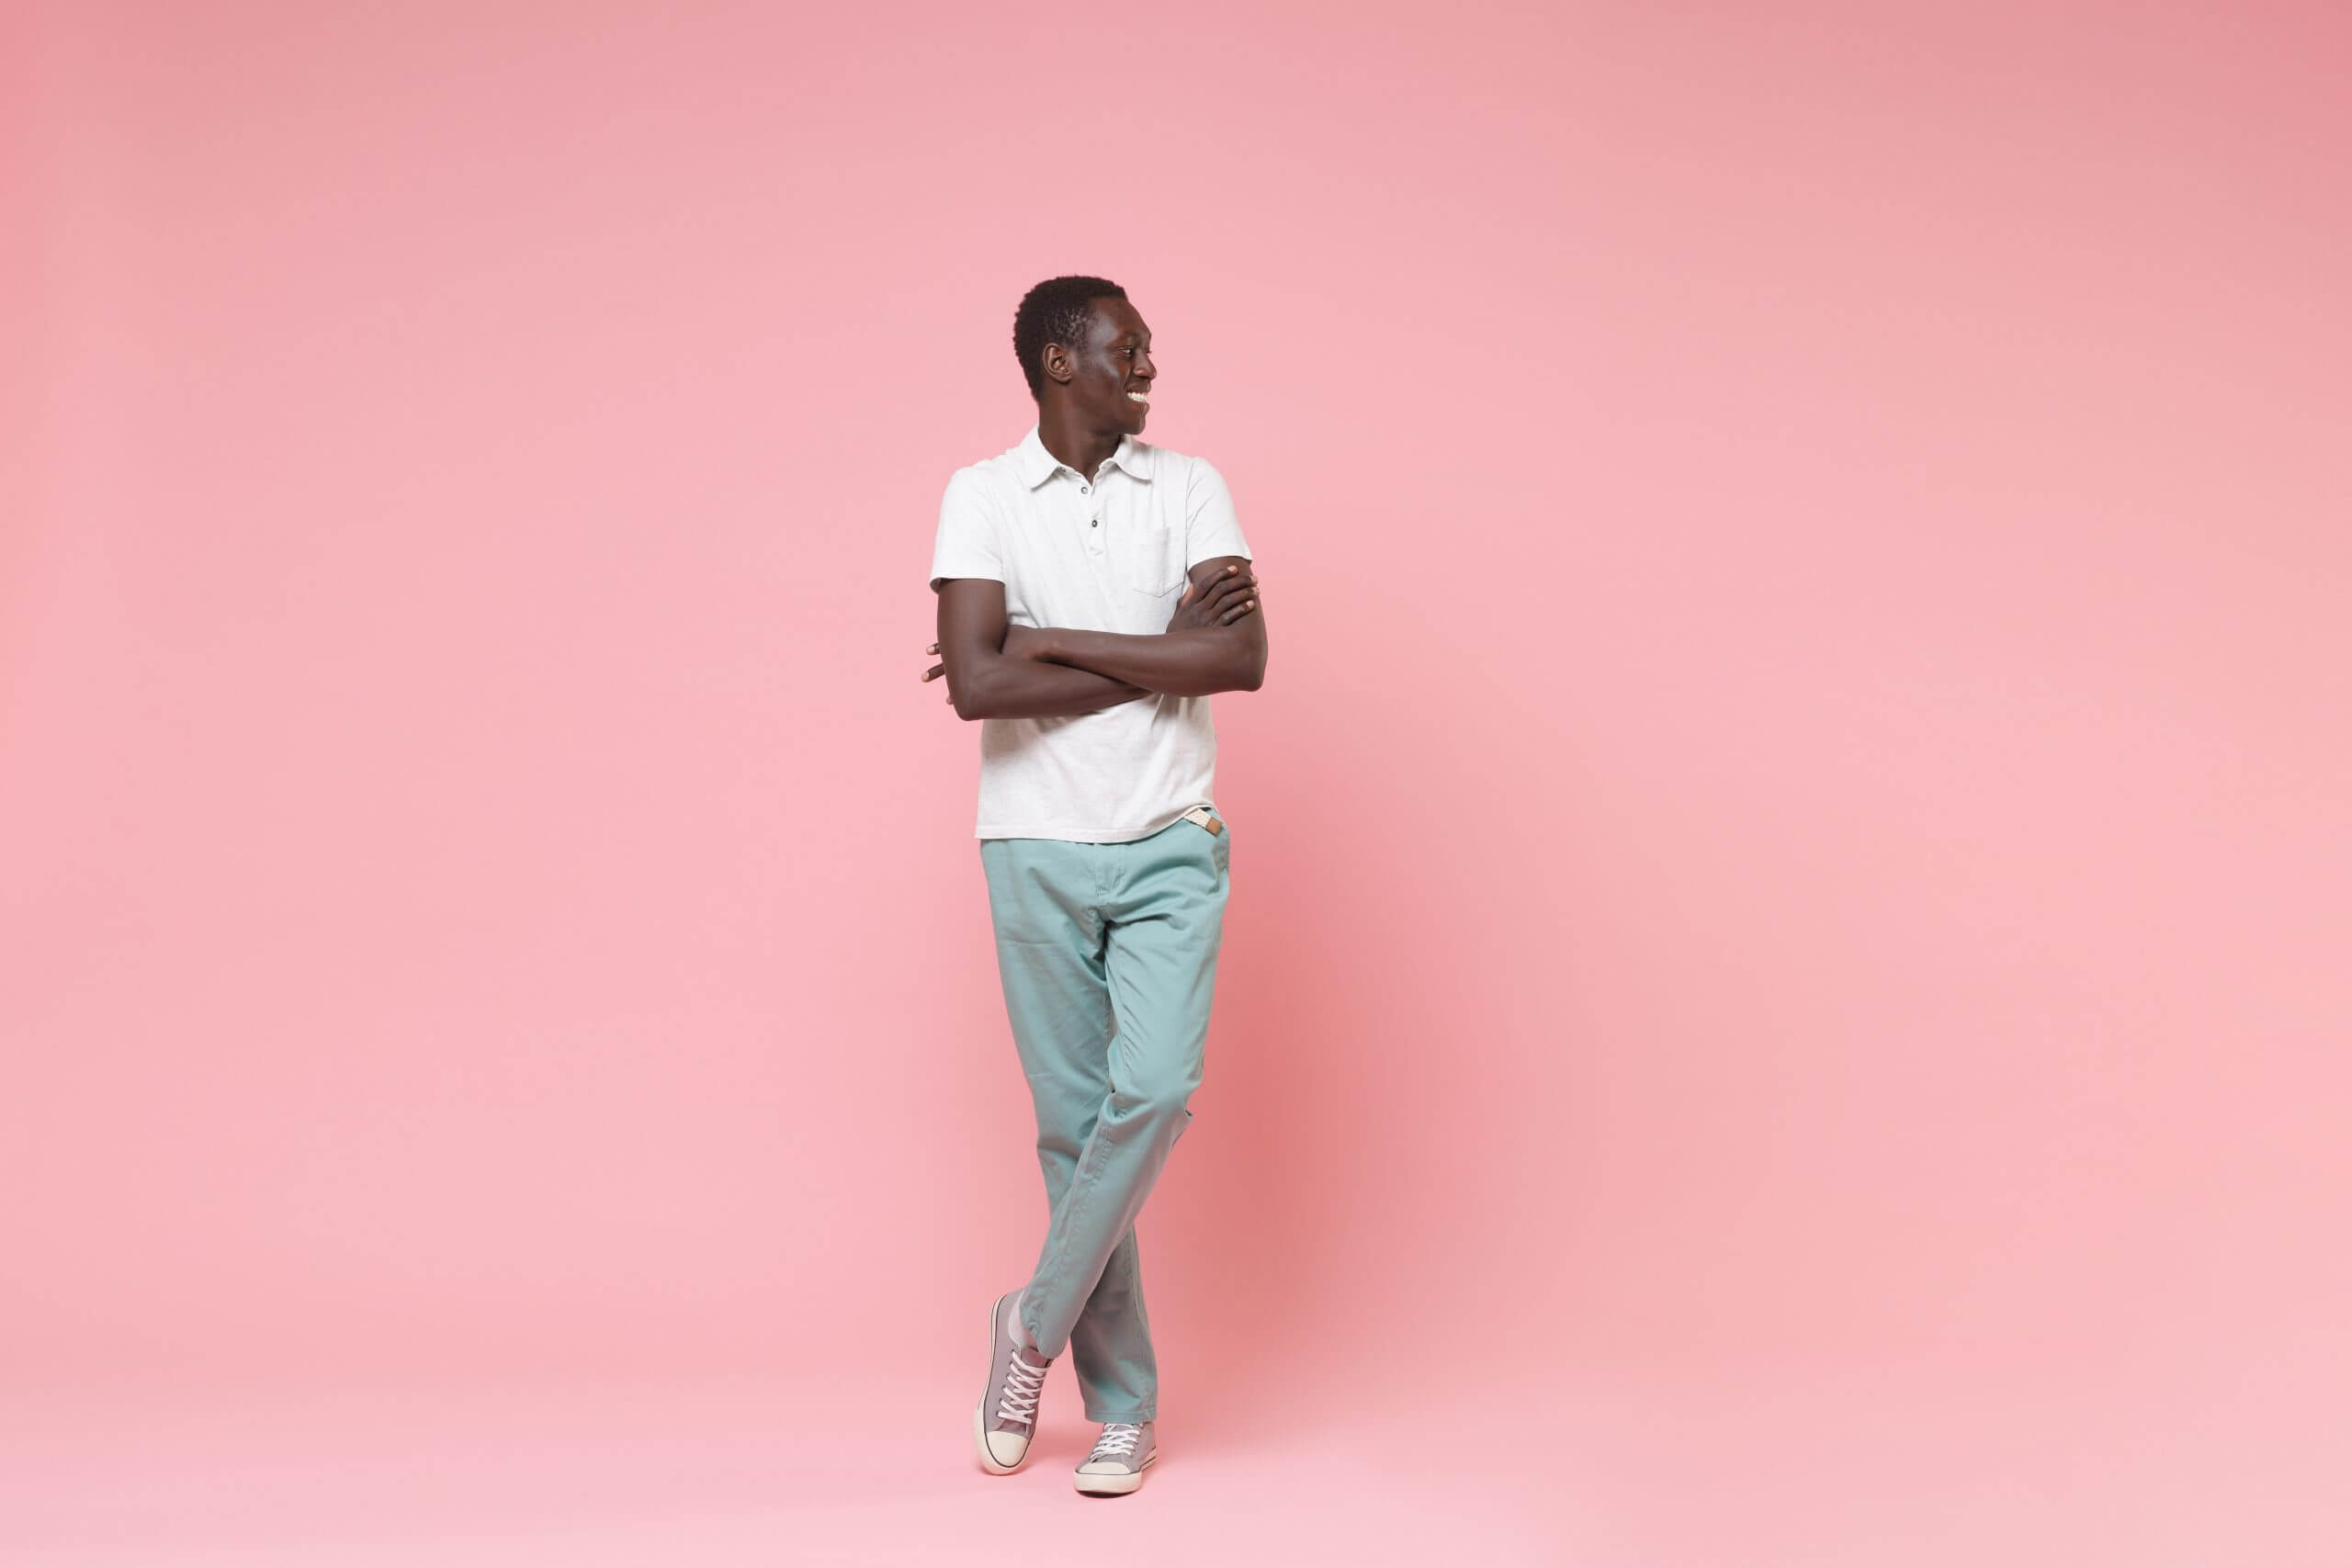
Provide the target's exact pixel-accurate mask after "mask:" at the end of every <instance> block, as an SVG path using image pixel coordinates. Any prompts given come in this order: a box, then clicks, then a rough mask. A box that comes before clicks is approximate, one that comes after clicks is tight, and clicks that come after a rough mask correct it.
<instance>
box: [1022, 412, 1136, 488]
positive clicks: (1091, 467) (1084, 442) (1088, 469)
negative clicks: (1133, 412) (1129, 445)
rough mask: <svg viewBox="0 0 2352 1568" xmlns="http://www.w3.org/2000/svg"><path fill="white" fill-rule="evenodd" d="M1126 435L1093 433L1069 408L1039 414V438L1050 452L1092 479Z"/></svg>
mask: <svg viewBox="0 0 2352 1568" xmlns="http://www.w3.org/2000/svg"><path fill="white" fill-rule="evenodd" d="M1122 434H1123V433H1122V432H1120V431H1116V430H1112V431H1102V430H1090V429H1088V428H1087V427H1086V426H1085V425H1083V424H1080V423H1079V422H1078V419H1077V416H1076V415H1075V414H1073V413H1072V412H1070V411H1069V410H1068V409H1040V410H1038V411H1037V439H1038V440H1040V441H1042V442H1044V443H1045V444H1046V451H1048V452H1051V453H1052V454H1053V455H1054V456H1055V457H1057V458H1058V459H1059V460H1060V461H1062V462H1065V463H1068V464H1069V466H1070V467H1071V468H1076V469H1077V470H1078V471H1079V473H1080V475H1081V476H1083V477H1084V478H1086V479H1092V478H1093V477H1094V471H1095V470H1096V469H1097V468H1101V467H1102V466H1103V459H1104V458H1106V457H1109V456H1110V455H1111V454H1112V453H1114V452H1116V451H1117V450H1118V449H1119V441H1120V439H1121V436H1122Z"/></svg>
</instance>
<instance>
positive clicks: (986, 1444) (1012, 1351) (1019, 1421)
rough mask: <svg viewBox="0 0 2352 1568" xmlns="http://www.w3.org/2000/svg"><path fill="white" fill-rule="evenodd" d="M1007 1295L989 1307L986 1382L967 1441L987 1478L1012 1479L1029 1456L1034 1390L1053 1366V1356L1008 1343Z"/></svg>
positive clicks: (1034, 1425)
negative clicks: (974, 1449) (976, 1454)
mask: <svg viewBox="0 0 2352 1568" xmlns="http://www.w3.org/2000/svg"><path fill="white" fill-rule="evenodd" d="M1012 1296H1013V1292H1011V1291H1007V1292H1004V1294H1002V1295H1001V1296H999V1297H997V1299H996V1304H995V1305H994V1306H992V1307H990V1308H989V1381H988V1386H987V1387H986V1388H984V1389H982V1390H981V1391H980V1402H979V1404H977V1405H975V1406H973V1408H972V1441H973V1442H974V1443H975V1444H977V1445H978V1448H979V1450H980V1468H981V1469H982V1470H985V1471H987V1472H989V1474H990V1475H1011V1474H1012V1472H1014V1471H1016V1470H1019V1469H1020V1468H1021V1461H1023V1460H1025V1459H1027V1458H1028V1457H1029V1439H1030V1438H1034V1437H1035V1436H1036V1435H1037V1391H1038V1390H1039V1389H1041V1388H1043V1387H1044V1386H1045V1382H1046V1368H1047V1367H1050V1366H1052V1365H1053V1364H1054V1361H1053V1358H1052V1357H1050V1356H1040V1355H1038V1354H1037V1352H1036V1351H1035V1350H1033V1349H1031V1348H1029V1347H1027V1346H1026V1345H1020V1346H1016V1345H1015V1344H1014V1343H1013V1341H1012V1317H1011V1315H1010V1314H1008V1313H1007V1312H1006V1311H1005V1307H1006V1304H1007V1303H1010V1302H1011V1301H1012Z"/></svg>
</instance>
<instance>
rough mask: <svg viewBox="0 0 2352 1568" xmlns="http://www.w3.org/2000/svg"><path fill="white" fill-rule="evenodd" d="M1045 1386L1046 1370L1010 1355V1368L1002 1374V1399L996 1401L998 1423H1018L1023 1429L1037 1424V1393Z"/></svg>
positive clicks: (1015, 1353) (1015, 1355)
mask: <svg viewBox="0 0 2352 1568" xmlns="http://www.w3.org/2000/svg"><path fill="white" fill-rule="evenodd" d="M1045 1386H1046V1369H1045V1368H1043V1367H1033V1366H1031V1365H1030V1364H1029V1363H1028V1362H1026V1361H1024V1360H1023V1359H1021V1352H1020V1351H1018V1350H1015V1351H1014V1352H1013V1353H1012V1370H1011V1371H1007V1372H1006V1373H1005V1374H1004V1397H1003V1398H1001V1399H1000V1400H998V1401H997V1406H996V1414H997V1419H998V1420H1000V1421H1018V1422H1020V1423H1021V1424H1022V1425H1023V1426H1024V1427H1034V1426H1035V1425H1036V1424H1037V1391H1038V1390H1039V1389H1042V1388H1043V1387H1045Z"/></svg>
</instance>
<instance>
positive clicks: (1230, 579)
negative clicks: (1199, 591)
mask: <svg viewBox="0 0 2352 1568" xmlns="http://www.w3.org/2000/svg"><path fill="white" fill-rule="evenodd" d="M1257 586H1258V581H1257V579H1256V578H1254V577H1250V576H1249V575H1248V574H1247V573H1244V572H1235V573H1233V574H1232V575H1230V576H1226V577H1220V578H1218V579H1217V580H1216V582H1215V583H1213V584H1212V585H1211V586H1210V588H1209V591H1208V594H1207V602H1206V604H1205V606H1204V607H1205V608H1206V609H1207V611H1208V613H1209V614H1210V615H1222V614H1224V613H1225V610H1226V608H1227V606H1228V605H1229V604H1232V603H1233V602H1234V601H1235V600H1237V599H1245V598H1248V597H1249V596H1250V594H1251V593H1253V592H1256V590H1257Z"/></svg>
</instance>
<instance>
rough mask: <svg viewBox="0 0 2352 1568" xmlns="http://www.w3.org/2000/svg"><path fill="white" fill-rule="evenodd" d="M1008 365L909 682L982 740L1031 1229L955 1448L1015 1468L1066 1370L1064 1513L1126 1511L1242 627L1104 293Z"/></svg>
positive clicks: (1193, 467)
mask: <svg viewBox="0 0 2352 1568" xmlns="http://www.w3.org/2000/svg"><path fill="white" fill-rule="evenodd" d="M1012 346H1013V351H1014V353H1016V354H1017V355H1019V356H1020V360H1021V369H1022V373H1023V376H1025V377H1026V378H1028V382H1029V393H1030V396H1031V397H1033V398H1035V400H1036V403H1037V423H1036V424H1035V426H1034V427H1033V428H1032V429H1031V430H1030V431H1029V433H1028V434H1026V435H1024V436H1023V437H1022V438H1021V441H1020V442H1019V444H1018V445H1016V446H1013V447H1012V448H1011V449H1010V450H1008V451H1005V452H1002V453H1000V454H998V455H997V456H996V457H989V458H987V459H985V460H983V461H981V462H978V463H974V464H971V465H969V466H968V467H966V468H958V469H956V472H955V473H954V474H953V475H952V476H951V477H950V478H949V479H948V481H947V491H946V494H945V496H944V498H943V500H942V502H941V503H940V509H939V533H938V536H937V539H936V541H935V543H934V544H933V551H932V561H931V586H932V588H933V590H934V591H935V592H936V593H937V595H938V602H939V623H938V624H939V640H938V641H937V642H936V643H934V644H933V645H932V647H931V649H929V651H930V652H932V653H935V654H938V655H939V656H940V662H939V663H937V664H935V665H933V666H932V667H931V668H930V669H929V670H927V671H924V674H923V679H924V680H925V681H929V680H932V679H933V678H935V677H938V676H942V675H944V676H945V677H946V681H947V700H948V701H949V702H951V703H953V704H954V705H955V706H956V714H957V715H958V716H961V717H964V718H967V719H973V718H976V719H978V720H980V803H979V820H978V834H977V837H978V840H979V856H980V868H981V871H982V873H983V874H985V876H986V878H987V881H988V889H989V911H990V916H991V919H992V920H993V922H994V925H995V931H996V951H997V965H998V972H999V975H1000V976H1001V978H1002V980H1003V984H1004V1005H1005V1012H1006V1014H1007V1016H1008V1017H1009V1018H1010V1019H1011V1021H1012V1039H1013V1044H1014V1046H1015V1047H1016V1049H1017V1050H1018V1052H1019V1054H1020V1058H1021V1066H1022V1070H1023V1074H1024V1075H1025V1076H1026V1077H1027V1079H1028V1083H1029V1089H1030V1095H1031V1098H1032V1100H1034V1102H1035V1108H1036V1118H1037V1159H1038V1164H1039V1165H1040V1166H1041V1167H1042V1168H1044V1171H1045V1176H1046V1201H1047V1203H1048V1205H1049V1209H1050V1218H1049V1220H1048V1223H1047V1224H1046V1240H1045V1246H1044V1247H1043V1249H1042V1250H1041V1251H1040V1252H1039V1254H1038V1258H1037V1263H1036V1267H1035V1269H1033V1270H1032V1271H1031V1273H1030V1276H1029V1278H1028V1280H1026V1282H1024V1283H1023V1285H1021V1286H1020V1287H1019V1288H1017V1289H1015V1290H1012V1291H1008V1292H1004V1293H1003V1294H1002V1295H1000V1296H998V1297H997V1298H996V1300H995V1301H994V1302H993V1303H991V1305H990V1306H989V1371H988V1381H987V1384H986V1386H985V1388H984V1389H983V1391H982V1393H981V1397H980V1403H979V1404H978V1408H977V1409H975V1410H974V1412H973V1416H972V1436H973V1440H974V1442H975V1443H976V1444H977V1445H978V1451H979V1461H980V1465H981V1467H982V1468H983V1469H984V1470H986V1471H988V1472H989V1473H990V1474H994V1475H1009V1474H1011V1473H1012V1472H1014V1471H1015V1470H1018V1469H1020V1468H1021V1465H1022V1463H1023V1461H1024V1460H1025V1459H1026V1458H1027V1457H1028V1451H1029V1444H1030V1440H1031V1439H1032V1438H1034V1437H1035V1435H1036V1414H1037V1399H1038V1393H1039V1390H1040V1389H1041V1387H1042V1386H1043V1384H1044V1380H1045V1376H1046V1371H1047V1370H1048V1369H1049V1368H1050V1367H1051V1365H1052V1364H1053V1362H1054V1360H1055V1359H1057V1358H1058V1357H1059V1356H1060V1355H1061V1354H1062V1352H1063V1349H1064V1348H1065V1347H1067V1348H1068V1349H1069V1356H1070V1359H1071V1360H1072V1361H1073V1362H1074V1363H1075V1364H1076V1368H1077V1374H1078V1384H1079V1392H1080V1397H1081V1398H1082V1400H1083V1402H1084V1405H1085V1410H1086V1415H1087V1417H1088V1419H1089V1420H1091V1421H1098V1422H1101V1423H1103V1430H1102V1433H1101V1435H1100V1436H1099V1437H1098V1438H1097V1439H1096V1441H1095V1443H1094V1445H1093V1449H1092V1451H1091V1452H1090V1453H1089V1455H1088V1457H1087V1458H1086V1459H1085V1460H1084V1461H1081V1462H1080V1465H1079V1467H1078V1472H1077V1476H1076V1483H1077V1486H1078V1489H1079V1490H1080V1492H1088V1493H1125V1492H1132V1491H1134V1490H1135V1489H1136V1486H1138V1485H1140V1484H1141V1483H1142V1481H1143V1472H1144V1469H1145V1467H1146V1466H1148V1465H1149V1464H1150V1463H1151V1462H1152V1461H1153V1459H1154V1458H1155V1457H1156V1455H1157V1452H1158V1436H1157V1430H1158V1429H1157V1426H1156V1423H1157V1421H1158V1418H1159V1368H1158V1364H1157V1362H1156V1360H1155V1359H1154V1357H1153V1353H1152V1346H1151V1333H1150V1327H1149V1325H1148V1322H1147V1320H1146V1318H1145V1315H1144V1303H1143V1278H1142V1274H1141V1271H1140V1267H1139V1263H1138V1259H1137V1257H1136V1229H1135V1226H1136V1215H1137V1214H1139V1213H1141V1212H1142V1210H1143V1204H1144V1200H1145V1198H1146V1197H1148V1195H1149V1194H1150V1191H1151V1189H1152V1185H1153V1183H1154V1182H1155V1181H1156V1180H1157V1179H1159V1172H1160V1168H1161V1167H1162V1166H1163V1165H1164V1164H1166V1162H1167V1159H1168V1156H1169V1151H1170V1149H1171V1148H1172V1147H1173V1146H1174V1145H1175V1143H1176V1140H1177V1139H1178V1138H1179V1137H1180V1136H1181V1135H1182V1134H1183V1132H1184V1130H1185V1129H1186V1128H1187V1127H1189V1126H1190V1125H1191V1124H1192V1118H1193V1113H1192V1111H1191V1110H1190V1109H1189V1108H1188V1106H1187V1104H1186V1101H1187V1100H1190V1098H1191V1096H1192V1094H1193V1090H1194V1089H1197V1088H1198V1087H1199V1086H1200V1082H1201V1075H1202V1066H1203V1053H1204V1046H1205V1044H1206V1043H1207V1039H1208V1025H1209V1001H1210V997H1211V993H1212V992H1213V990H1214V989H1215V987H1216V963H1217V950H1218V947H1219V944H1220V942H1221V941H1222V938H1223V932H1224V916H1225V903H1226V895H1227V887H1228V885H1229V878H1230V862H1231V844H1232V837H1233V835H1232V829H1231V827H1230V825H1229V824H1228V823H1227V821H1226V820H1225V819H1224V818H1223V816H1222V814H1221V813H1219V812H1218V810H1217V808H1216V800H1215V798H1214V795H1213V789H1212V785H1213V780H1214V775H1215V772H1216V728H1215V727H1214V725H1213V724H1212V723H1211V722H1210V717H1209V694H1210V693H1212V692H1228V691H1249V692H1254V691H1256V690H1257V689H1258V688H1259V686H1260V685H1261V683H1262V682H1264V680H1265V671H1266V621H1265V612H1264V606H1263V605H1262V604H1261V603H1260V598H1259V593H1258V582H1257V577H1256V573H1255V570H1254V568H1253V567H1252V565H1251V562H1250V546H1249V543H1248V541H1246V540H1245V539H1243V537H1242V536H1241V525H1240V524H1239V522H1238V520H1237V519H1236V518H1235V516H1234V511H1233V498H1232V496H1231V495H1230V494H1229V493H1228V492H1227V490H1226V485H1225V479H1224V477H1223V476H1222V475H1220V474H1219V473H1218V472H1217V471H1216V468H1212V467H1211V466H1210V465H1209V464H1208V463H1207V462H1206V461H1205V460H1204V459H1202V458H1199V457H1186V456H1184V455H1182V453H1177V452H1171V451H1170V450H1168V449H1167V448H1166V447H1164V446H1148V445H1147V444H1145V443H1144V442H1143V441H1142V440H1141V439H1140V437H1141V435H1142V434H1143V428H1144V422H1145V420H1146V419H1148V417H1149V415H1150V411H1151V401H1152V389H1153V385H1154V382H1155V381H1156V379H1157V378H1158V375H1159V367H1158V366H1157V365H1156V364H1155V363H1154V362H1153V359H1152V355H1151V329H1150V328H1149V327H1148V326H1147V325H1146V324H1145V322H1144V319H1143V317H1142V316H1141V315H1139V314H1138V313H1137V312H1136V308H1135V306H1134V305H1133V304H1131V303H1130V302H1129V301H1128V299H1127V297H1126V291H1125V289H1123V288H1120V287H1119V286H1118V285H1117V284H1115V283H1113V282H1110V281H1109V280H1108V279H1105V278H1100V277H1056V278H1050V279H1048V280H1046V282H1044V283H1040V284H1039V285H1037V287H1036V288H1032V289H1031V290H1030V291H1029V292H1028V294H1027V295H1026V296H1025V297H1024V298H1023V299H1022V301H1021V306H1020V309H1019V310H1017V311H1016V312H1015V313H1014V315H1013V322H1012Z"/></svg>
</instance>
